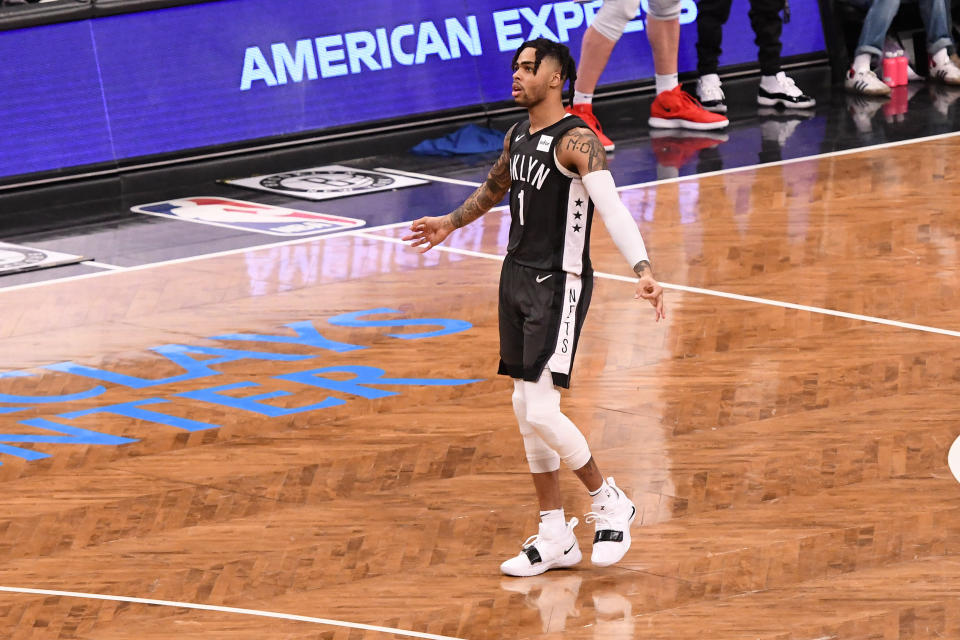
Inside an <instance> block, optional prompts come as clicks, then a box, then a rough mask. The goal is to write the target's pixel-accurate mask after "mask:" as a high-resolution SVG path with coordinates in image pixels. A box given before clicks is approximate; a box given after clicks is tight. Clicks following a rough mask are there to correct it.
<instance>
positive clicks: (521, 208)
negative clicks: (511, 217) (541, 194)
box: [517, 189, 523, 227]
mask: <svg viewBox="0 0 960 640" xmlns="http://www.w3.org/2000/svg"><path fill="white" fill-rule="evenodd" d="M517 199H518V200H519V201H520V206H519V207H518V212H517V215H519V216H520V226H521V227H522V226H523V190H522V189H521V190H520V196H519V197H518V198H517Z"/></svg>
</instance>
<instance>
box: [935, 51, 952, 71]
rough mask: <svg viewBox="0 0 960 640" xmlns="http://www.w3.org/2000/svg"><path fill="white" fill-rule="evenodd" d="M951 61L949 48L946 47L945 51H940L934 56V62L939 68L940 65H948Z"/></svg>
mask: <svg viewBox="0 0 960 640" xmlns="http://www.w3.org/2000/svg"><path fill="white" fill-rule="evenodd" d="M949 60H950V54H949V53H947V48H946V47H944V48H943V49H940V50H939V51H937V52H936V53H935V54H933V62H934V64H936V65H937V66H938V67H939V66H940V65H942V64H944V63H946V62H947V61H949Z"/></svg>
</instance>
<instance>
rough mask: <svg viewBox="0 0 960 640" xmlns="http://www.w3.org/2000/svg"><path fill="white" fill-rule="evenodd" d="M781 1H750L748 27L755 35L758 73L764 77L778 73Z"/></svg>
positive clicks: (781, 23) (781, 47) (781, 21)
mask: <svg viewBox="0 0 960 640" xmlns="http://www.w3.org/2000/svg"><path fill="white" fill-rule="evenodd" d="M783 6H784V2H783V0H750V14H749V15H750V26H752V27H753V32H754V34H756V43H757V59H758V60H759V61H760V72H761V73H762V74H763V75H765V76H772V75H776V74H777V72H779V71H780V51H781V49H783V43H782V42H781V41H780V34H781V33H782V32H783V17H782V16H781V15H780V12H781V11H783Z"/></svg>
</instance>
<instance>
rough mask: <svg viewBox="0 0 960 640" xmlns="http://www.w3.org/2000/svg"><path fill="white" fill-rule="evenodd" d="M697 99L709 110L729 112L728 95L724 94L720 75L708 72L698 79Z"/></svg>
mask: <svg viewBox="0 0 960 640" xmlns="http://www.w3.org/2000/svg"><path fill="white" fill-rule="evenodd" d="M697 99H698V100H700V104H702V105H703V108H704V109H706V110H707V111H713V112H714V113H726V112H727V97H726V96H725V95H724V94H723V87H722V86H721V84H720V76H718V75H717V74H715V73H708V74H707V75H705V76H701V77H700V78H699V79H698V80H697Z"/></svg>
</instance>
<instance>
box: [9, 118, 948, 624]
mask: <svg viewBox="0 0 960 640" xmlns="http://www.w3.org/2000/svg"><path fill="white" fill-rule="evenodd" d="M958 179H960V138H958V137H955V136H945V137H941V138H937V139H931V140H926V141H918V142H915V143H912V144H906V145H903V146H897V147H892V148H877V149H867V150H862V151H859V152H855V153H849V154H838V155H835V156H830V157H821V158H813V159H810V160H805V161H800V162H791V163H782V164H774V165H771V166H763V167H756V168H750V169H746V170H736V171H730V172H726V173H719V174H716V175H707V176H702V177H694V178H690V179H681V180H676V181H666V182H664V183H661V184H655V185H651V186H638V187H633V188H629V189H625V190H624V191H623V198H624V201H625V203H626V204H627V206H628V208H629V209H630V210H631V211H632V212H633V213H634V215H635V217H636V218H637V219H638V221H639V222H640V225H641V228H642V230H643V232H644V237H645V239H646V242H647V246H648V248H649V251H650V255H651V257H652V260H653V265H654V269H655V272H656V275H657V276H658V278H659V279H660V280H662V281H664V282H665V283H669V284H670V285H671V286H670V287H669V289H670V290H668V291H667V294H666V303H667V319H666V321H665V322H661V323H659V324H656V323H654V322H653V311H652V309H651V308H650V307H649V306H648V305H646V303H641V302H638V301H636V300H634V299H633V288H632V287H631V285H630V284H629V280H630V279H629V278H625V277H623V276H625V275H629V269H628V268H627V267H626V265H624V264H622V262H623V261H622V258H621V257H620V255H619V253H618V252H617V251H616V249H615V248H614V245H613V243H612V242H611V241H610V239H609V237H607V236H606V233H605V230H604V229H603V228H602V225H601V224H598V225H597V227H596V229H595V237H594V240H593V260H594V267H595V269H596V270H597V271H598V272H601V273H602V274H605V275H603V276H601V277H600V278H598V281H597V285H596V290H595V293H594V299H593V303H592V307H591V310H590V314H589V316H588V320H587V324H586V327H585V329H584V334H583V338H582V342H581V347H580V351H579V353H578V358H577V363H576V366H575V368H574V377H573V385H572V389H571V392H570V393H568V394H565V397H564V405H563V406H564V409H565V411H566V412H567V414H568V415H569V416H570V417H571V419H572V420H573V421H574V422H575V423H577V424H578V426H580V428H581V429H582V430H583V431H584V433H585V434H586V435H587V438H588V441H589V442H590V445H591V448H592V450H593V452H594V454H595V456H596V458H597V460H598V462H599V463H600V466H601V469H602V470H603V471H604V473H605V474H607V475H613V476H615V478H616V480H617V483H618V484H619V485H620V486H622V487H624V488H626V490H627V491H628V493H629V494H630V495H631V497H632V498H633V500H634V501H635V502H636V503H637V505H638V508H639V509H640V511H641V517H640V518H638V522H637V523H636V524H635V526H634V529H633V535H634V542H633V547H632V548H631V550H630V552H629V553H628V555H627V556H626V558H625V559H624V560H623V561H622V562H621V563H620V564H618V565H616V566H614V567H609V568H606V569H598V568H595V567H592V566H591V565H590V564H589V560H587V559H585V561H584V562H583V563H582V564H581V565H580V566H578V567H577V568H576V569H574V570H569V571H562V572H559V571H554V572H549V573H547V574H545V575H543V576H540V577H536V578H528V579H522V578H519V579H513V578H505V577H502V576H500V575H499V573H498V565H499V563H500V562H501V561H502V560H503V559H504V558H506V557H508V556H511V555H514V554H515V553H517V552H518V551H519V545H520V543H521V542H523V540H524V539H525V538H526V537H527V536H528V535H530V534H532V533H535V532H536V518H537V509H536V505H535V501H534V494H533V487H532V484H531V482H530V479H529V474H528V473H527V467H526V463H525V460H524V457H523V449H522V444H521V440H520V437H519V433H518V430H517V427H516V424H515V421H514V417H513V413H512V408H511V404H510V393H511V388H512V385H511V384H510V381H509V380H508V379H505V378H502V377H498V376H496V375H495V372H496V363H497V329H496V322H497V316H496V303H497V297H496V296H497V287H496V283H497V278H498V274H499V268H500V263H499V260H498V259H497V257H498V256H500V255H502V253H503V251H504V247H505V240H506V232H507V226H508V224H509V217H508V216H505V215H504V214H503V213H502V212H500V211H495V212H492V213H490V214H488V215H487V216H486V217H485V218H484V219H482V220H480V221H478V222H477V223H475V224H474V225H473V226H472V227H469V228H467V229H464V230H462V231H460V232H458V233H457V234H455V235H454V236H453V237H452V238H451V239H450V240H449V241H448V245H447V247H445V248H442V249H443V250H434V251H432V252H430V253H429V254H427V255H425V256H422V257H421V256H419V255H417V254H416V253H415V252H414V251H412V250H410V249H409V248H407V247H405V246H404V245H402V244H401V243H399V242H398V238H399V236H401V235H403V233H404V230H403V228H400V227H398V226H396V225H393V226H387V227H384V228H379V229H367V230H359V231H355V232H348V233H345V234H342V235H339V236H336V237H329V238H319V239H313V240H308V241H299V242H295V243H288V244H286V245H278V246H274V247H270V248H261V249H253V250H247V251H237V252H232V253H227V254H225V255H221V256H217V257H206V258H202V259H196V260H186V261H179V262H175V263H171V264H166V265H160V266H152V267H146V268H138V269H129V270H127V271H124V272H117V273H106V274H98V275H97V277H89V278H79V279H74V280H70V281H61V282H50V283H44V284H42V285H40V286H25V287H19V288H17V287H14V288H9V289H6V290H0V303H2V304H3V308H4V312H3V314H0V352H2V353H3V360H2V370H3V371H7V372H14V373H13V374H7V375H5V376H4V377H2V378H0V394H3V395H2V396H0V414H2V416H0V420H2V423H3V429H2V432H3V433H2V435H0V445H2V447H0V462H2V466H0V479H2V482H3V485H2V486H3V487H4V488H5V489H6V492H5V493H4V495H3V497H2V498H0V500H2V503H3V507H2V508H3V511H4V513H5V516H4V517H3V518H2V519H0V553H2V557H3V562H2V564H0V587H4V588H7V589H9V590H10V592H7V593H0V620H2V627H3V628H4V629H5V630H6V634H5V637H9V638H13V639H17V640H21V639H26V638H44V639H48V638H89V639H94V638H95V639H97V640H113V639H117V640H119V639H128V638H144V639H161V638H174V637H176V638H182V639H193V638H197V639H199V638H250V639H254V638H271V639H273V638H298V639H299V638H336V639H341V638H342V639H347V638H350V639H355V638H370V639H373V638H387V637H398V638H399V637H441V636H444V637H452V638H470V639H477V640H479V639H496V638H510V639H513V638H560V637H563V638H574V639H581V638H583V639H588V638H589V639H595V638H596V639H599V638H604V639H608V638H609V639H620V638H624V639H626V638H644V639H664V640H667V639H670V640H677V639H680V638H690V639H699V638H711V639H712V640H734V639H737V640H742V639H747V638H749V639H751V640H753V639H757V640H787V639H792V640H793V639H795V640H815V639H817V640H826V639H828V638H842V639H845V640H846V639H864V640H866V639H878V640H879V639H883V640H893V639H898V640H899V639H904V640H906V639H921V638H960V546H958V540H960V483H958V481H957V479H955V478H954V476H953V475H952V473H951V471H950V469H949V467H948V464H947V455H948V450H949V449H950V446H951V444H952V443H953V442H954V440H955V439H956V438H957V437H958V436H960V419H958V412H957V408H956V402H957V400H956V399H957V397H958V395H960V304H958V303H960V288H958V279H957V264H958V255H957V250H958V245H957V229H958V228H960V212H958V207H957V187H956V185H957V181H958ZM625 280H626V281H625ZM690 288H695V289H696V290H693V289H690ZM722 293H726V294H734V295H733V296H732V297H724V296H722V295H718V294H722ZM781 303H783V304H781ZM797 305H802V306H803V307H804V308H798V307H797ZM834 311H835V312H844V313H846V314H854V315H855V317H850V316H849V315H847V316H845V315H843V313H841V314H836V313H832V312H834ZM362 312H369V313H362ZM384 321H393V322H384ZM887 321H894V322H893V323H890V322H887ZM294 323H297V324H294ZM170 345H179V346H170ZM240 352H245V353H240ZM63 363H72V364H69V365H68V364H63ZM51 367H52V368H51ZM84 367H86V368H84ZM378 380H380V381H379V382H378ZM351 381H352V382H351ZM24 396H27V398H24ZM50 396H58V397H56V398H50ZM61 396H66V398H63V397H61ZM252 396H255V397H258V398H259V399H256V398H251V397H252ZM244 398H246V400H243V399H244ZM50 400H60V401H57V402H50ZM41 456H42V457H41ZM563 483H564V484H563V488H564V495H565V500H566V505H565V506H566V510H567V514H568V515H576V516H578V517H581V520H582V513H584V512H585V511H587V510H589V500H588V499H587V496H586V495H585V493H584V492H583V491H582V490H581V488H580V487H579V485H578V484H577V483H576V481H575V479H574V477H573V475H572V474H570V473H566V472H564V474H563ZM577 533H578V536H579V538H580V541H581V545H582V546H583V547H584V549H585V550H588V549H589V545H590V540H591V539H592V530H591V527H590V526H589V525H585V524H581V525H580V526H579V528H578V529H577ZM26 590H41V592H29V591H26ZM53 592H73V595H64V594H59V595H58V594H56V593H53ZM80 594H97V595H98V596H101V597H105V598H106V599H95V598H93V597H92V595H87V596H83V595H80ZM130 598H134V599H136V598H139V599H147V600H152V601H164V603H154V604H146V603H143V602H131V601H129V599H130ZM125 599H126V600H125ZM178 603H179V604H178ZM188 604H189V605H202V606H203V607H206V608H203V609H197V608H188V606H187V605H188ZM218 607H219V608H220V609H217V608H218ZM235 609H244V610H247V611H237V610H235ZM268 614H269V615H279V616H281V617H266V616H267V615H268ZM298 617H299V618H298ZM365 625H369V626H370V627H377V628H367V627H365Z"/></svg>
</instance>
